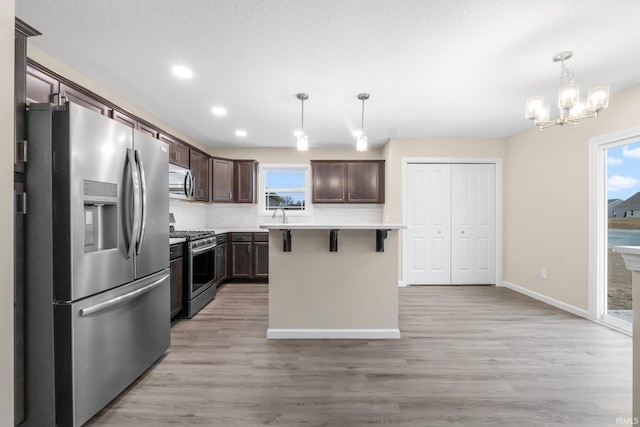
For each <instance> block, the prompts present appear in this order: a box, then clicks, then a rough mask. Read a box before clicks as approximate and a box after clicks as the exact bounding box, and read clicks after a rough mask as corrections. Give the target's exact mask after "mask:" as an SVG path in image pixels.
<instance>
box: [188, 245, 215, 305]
mask: <svg viewBox="0 0 640 427" xmlns="http://www.w3.org/2000/svg"><path fill="white" fill-rule="evenodd" d="M189 255H190V256H189V274H190V275H191V277H190V278H189V279H190V280H189V289H188V292H189V299H193V298H194V297H196V296H198V295H199V294H201V293H202V292H204V291H205V290H207V289H208V288H210V287H211V286H213V285H214V283H215V281H216V244H215V243H213V244H211V245H207V246H203V247H199V248H194V249H190V250H189Z"/></svg>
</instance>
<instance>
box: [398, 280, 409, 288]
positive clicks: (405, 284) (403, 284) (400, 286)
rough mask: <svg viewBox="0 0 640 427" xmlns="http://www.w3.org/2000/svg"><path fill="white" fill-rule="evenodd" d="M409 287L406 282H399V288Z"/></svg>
mask: <svg viewBox="0 0 640 427" xmlns="http://www.w3.org/2000/svg"><path fill="white" fill-rule="evenodd" d="M407 286H408V285H407V282H405V281H404V280H398V287H399V288H406V287H407Z"/></svg>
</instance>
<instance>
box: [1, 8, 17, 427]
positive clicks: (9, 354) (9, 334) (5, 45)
mask: <svg viewBox="0 0 640 427" xmlns="http://www.w3.org/2000/svg"><path fill="white" fill-rule="evenodd" d="M14 28H15V1H14V0H2V1H1V2H0V64H3V65H2V67H1V68H0V86H1V88H2V89H0V93H2V97H0V147H1V150H2V152H3V153H4V155H3V156H0V272H1V273H0V378H1V379H2V380H1V381H0V426H12V425H13V155H12V154H10V153H13V144H12V141H14V139H15V138H14V135H13V126H14V125H13V122H14V104H13V102H14V101H13V99H14V97H13V93H14V89H13V86H14V77H13V73H14V63H15V59H14V49H15V42H14Z"/></svg>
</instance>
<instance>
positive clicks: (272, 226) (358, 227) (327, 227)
mask: <svg viewBox="0 0 640 427" xmlns="http://www.w3.org/2000/svg"><path fill="white" fill-rule="evenodd" d="M260 228H262V229H266V230H400V229H404V228H409V226H408V225H407V224H387V223H375V224H262V225H260Z"/></svg>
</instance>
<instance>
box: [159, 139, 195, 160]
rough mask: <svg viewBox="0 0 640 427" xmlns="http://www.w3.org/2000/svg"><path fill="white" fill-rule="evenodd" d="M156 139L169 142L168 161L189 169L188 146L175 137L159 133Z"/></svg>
mask: <svg viewBox="0 0 640 427" xmlns="http://www.w3.org/2000/svg"><path fill="white" fill-rule="evenodd" d="M158 139H160V140H161V141H164V142H166V143H167V144H169V163H173V164H174V165H178V166H182V167H183V168H187V169H189V146H188V145H187V144H185V143H184V142H181V141H178V140H177V139H176V138H174V137H172V136H170V135H167V134H166V133H160V134H159V135H158Z"/></svg>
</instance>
